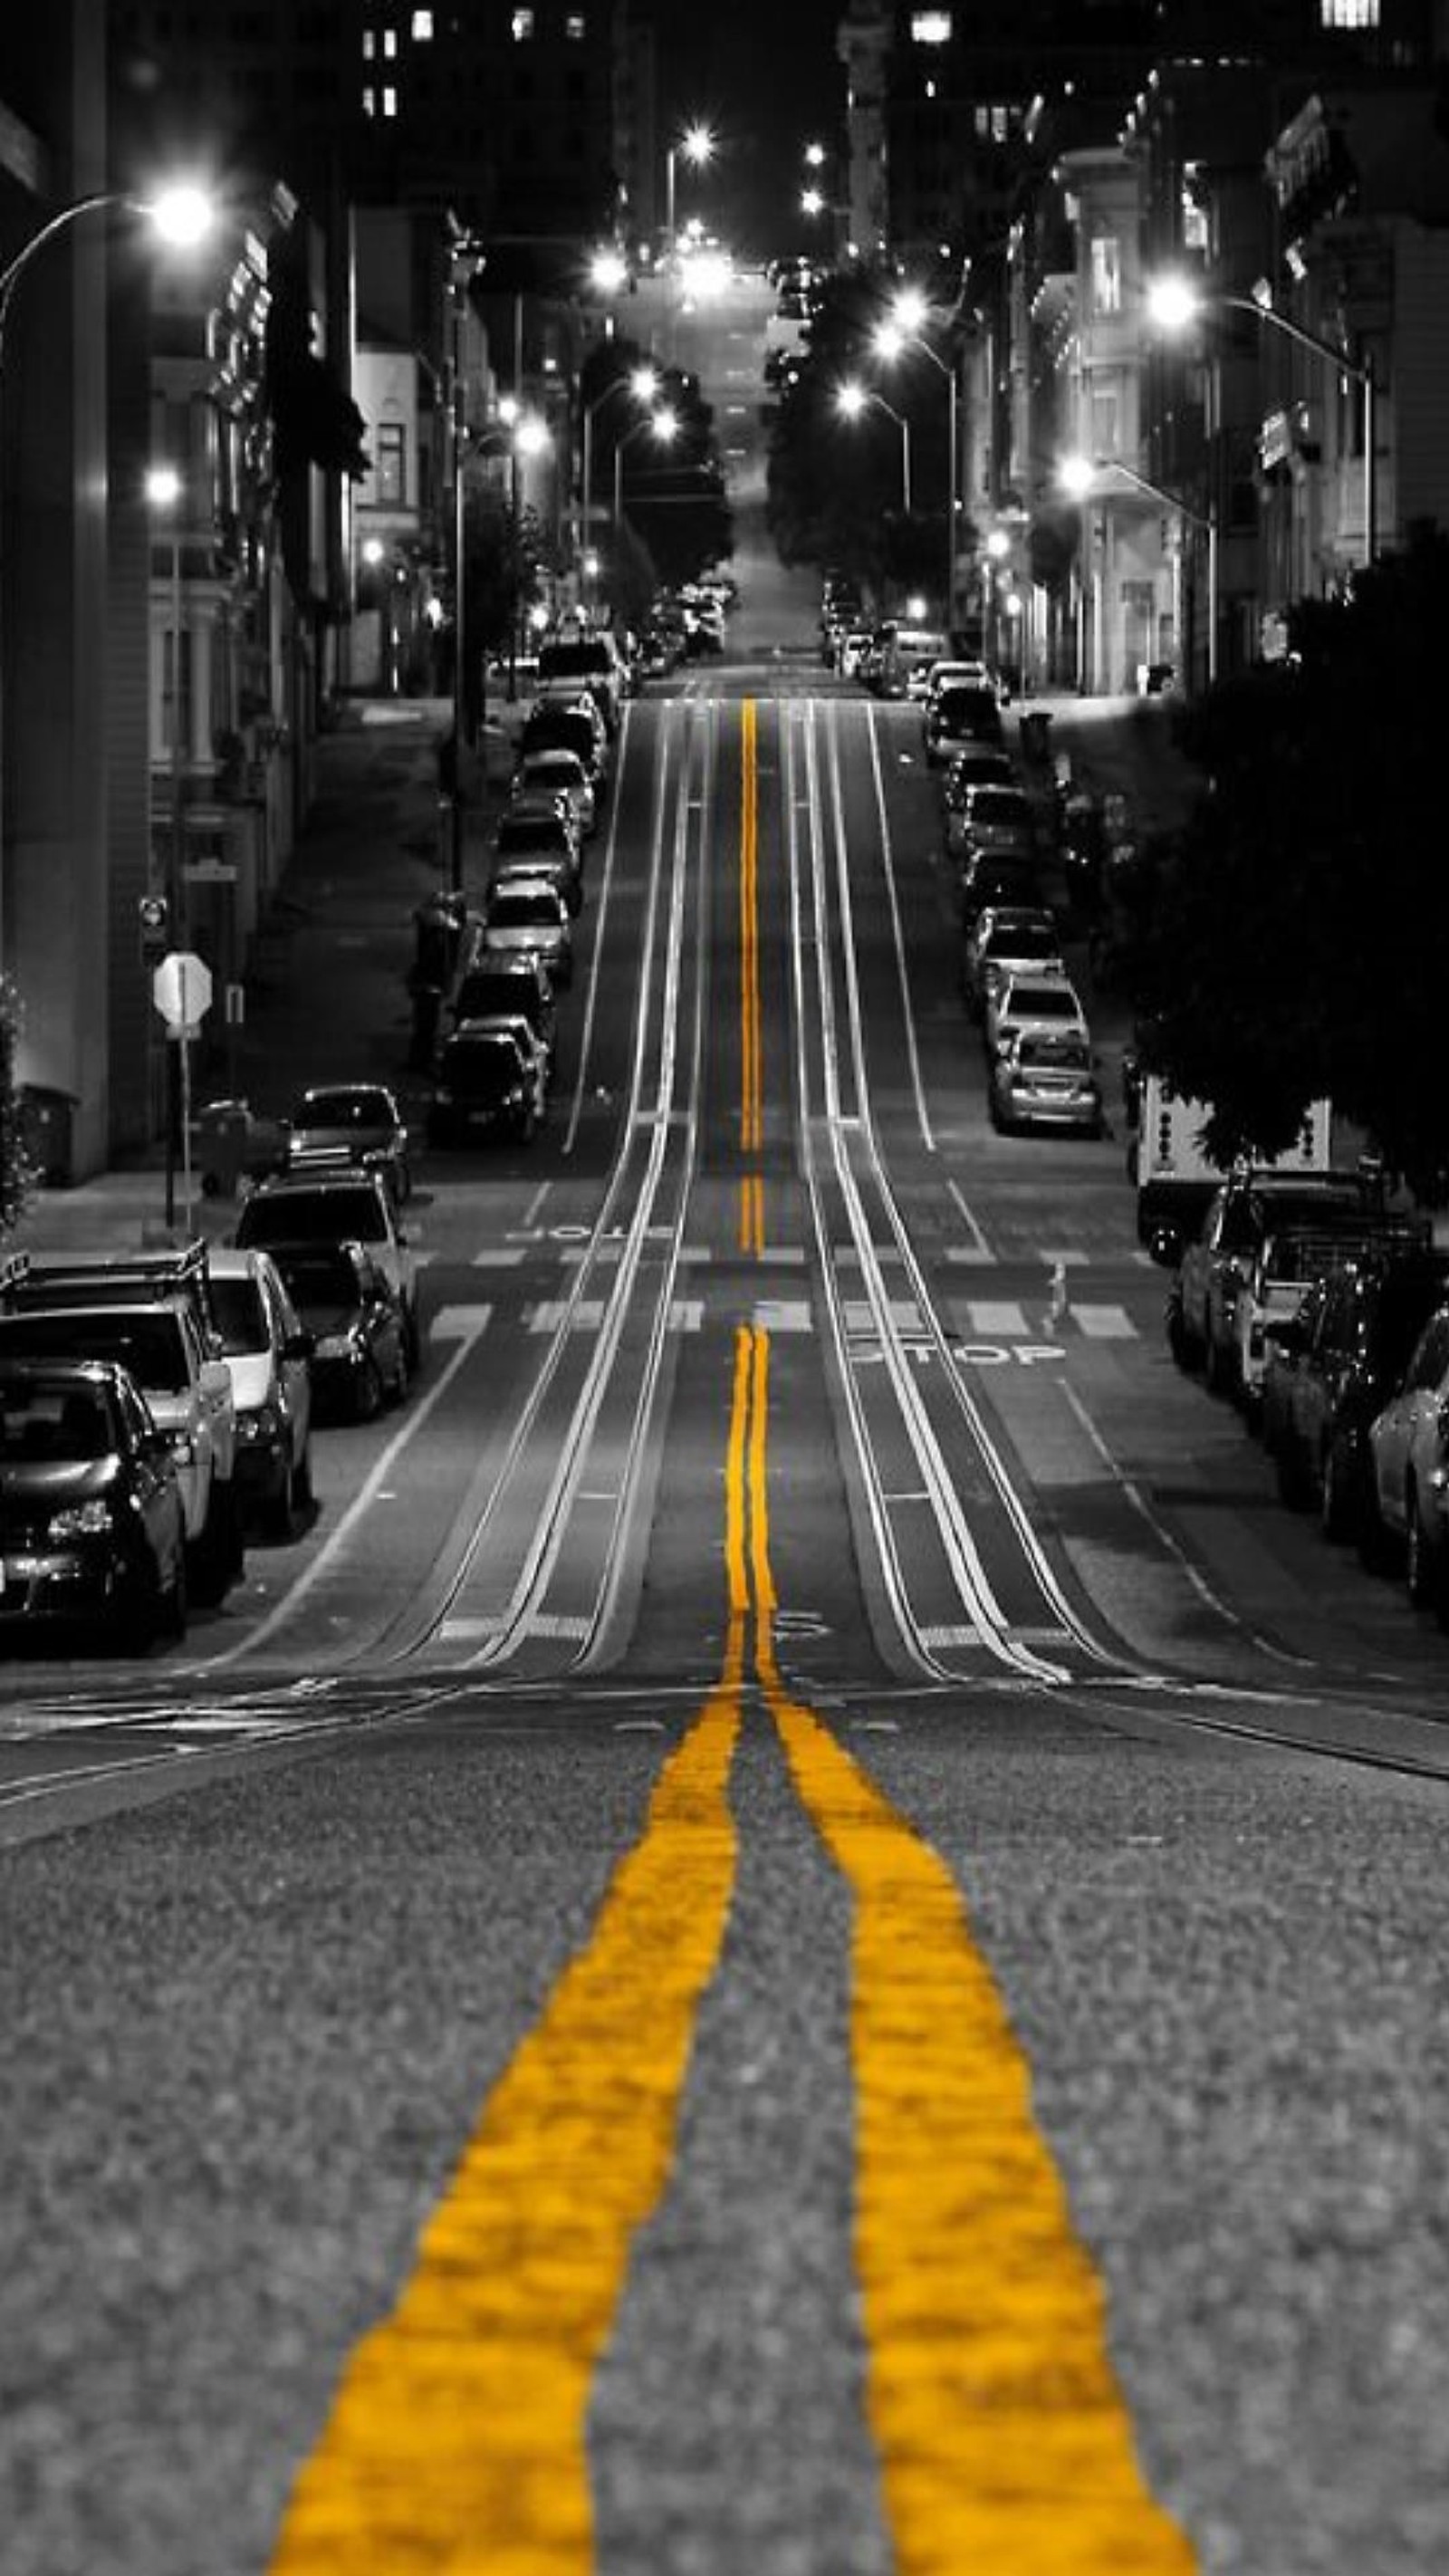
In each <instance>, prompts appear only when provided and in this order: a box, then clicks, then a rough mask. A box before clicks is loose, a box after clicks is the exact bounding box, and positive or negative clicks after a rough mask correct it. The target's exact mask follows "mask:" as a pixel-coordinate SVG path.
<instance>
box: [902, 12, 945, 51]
mask: <svg viewBox="0 0 1449 2576" xmlns="http://www.w3.org/2000/svg"><path fill="white" fill-rule="evenodd" d="M950 41H951V12H950V10H949V9H916V10H913V11H912V13H911V42H912V44H913V45H949V43H950Z"/></svg>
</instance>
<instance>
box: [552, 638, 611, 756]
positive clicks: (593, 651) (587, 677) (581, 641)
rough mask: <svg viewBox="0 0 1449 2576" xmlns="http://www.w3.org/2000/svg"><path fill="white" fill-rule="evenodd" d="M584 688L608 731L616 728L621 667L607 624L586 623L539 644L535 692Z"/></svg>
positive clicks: (570, 691) (559, 693) (564, 692)
mask: <svg viewBox="0 0 1449 2576" xmlns="http://www.w3.org/2000/svg"><path fill="white" fill-rule="evenodd" d="M584 691H587V693H588V695H589V696H590V697H591V698H592V699H593V701H594V703H595V705H596V706H597V708H598V710H599V713H600V715H601V716H602V717H603V719H604V722H605V724H606V725H607V727H608V729H609V732H610V733H611V734H613V733H617V732H618V730H619V719H620V717H621V715H622V713H623V707H624V669H623V664H622V662H621V660H620V656H619V648H618V645H617V644H616V643H615V641H614V638H613V636H612V635H611V634H610V632H609V630H608V628H607V627H603V626H600V627H588V628H585V629H584V630H582V631H581V632H579V633H577V634H571V635H559V636H549V637H547V638H546V639H545V641H544V642H543V643H542V644H541V645H540V646H539V648H538V694H539V698H540V700H541V701H544V702H546V701H547V700H548V699H549V698H551V697H554V696H568V697H571V698H575V697H578V696H579V695H580V694H581V693H582V692H584Z"/></svg>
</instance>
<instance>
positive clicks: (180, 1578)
mask: <svg viewBox="0 0 1449 2576" xmlns="http://www.w3.org/2000/svg"><path fill="white" fill-rule="evenodd" d="M190 1619H191V1595H190V1590H189V1587H188V1585H187V1581H186V1550H185V1548H184V1547H182V1546H178V1548H177V1550H176V1564H175V1567H174V1569H173V1572H172V1576H171V1585H170V1589H169V1591H167V1592H166V1593H165V1595H164V1596H163V1600H162V1609H161V1619H160V1625H161V1628H162V1630H163V1632H164V1634H165V1635H166V1636H168V1637H170V1638H171V1639H172V1641H173V1643H174V1644H176V1645H180V1644H181V1642H182V1640H183V1639H184V1637H185V1635H186V1631H187V1627H188V1625H189V1624H190Z"/></svg>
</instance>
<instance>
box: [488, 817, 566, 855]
mask: <svg viewBox="0 0 1449 2576" xmlns="http://www.w3.org/2000/svg"><path fill="white" fill-rule="evenodd" d="M496 846H497V847H498V848H499V849H500V850H537V849H546V850H565V849H567V847H568V829H567V826H566V825H565V823H564V822H563V821H562V819H561V817H560V816H559V815H557V814H505V815H504V817H503V819H502V821H501V822H500V824H499V826H498V834H497V842H496Z"/></svg>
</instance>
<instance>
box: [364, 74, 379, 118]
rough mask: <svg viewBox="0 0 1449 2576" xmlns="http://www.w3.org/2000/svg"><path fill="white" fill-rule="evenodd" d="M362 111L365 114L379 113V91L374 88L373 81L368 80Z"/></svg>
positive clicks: (373, 114) (374, 114)
mask: <svg viewBox="0 0 1449 2576" xmlns="http://www.w3.org/2000/svg"><path fill="white" fill-rule="evenodd" d="M362 113H363V115H364V116H376V114H377V92H376V90H375V89H374V88H373V86H372V83H371V81H369V82H368V84H367V87H366V89H365V90H364V91H363V93H362Z"/></svg>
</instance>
